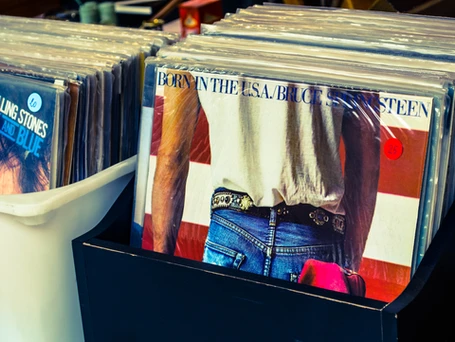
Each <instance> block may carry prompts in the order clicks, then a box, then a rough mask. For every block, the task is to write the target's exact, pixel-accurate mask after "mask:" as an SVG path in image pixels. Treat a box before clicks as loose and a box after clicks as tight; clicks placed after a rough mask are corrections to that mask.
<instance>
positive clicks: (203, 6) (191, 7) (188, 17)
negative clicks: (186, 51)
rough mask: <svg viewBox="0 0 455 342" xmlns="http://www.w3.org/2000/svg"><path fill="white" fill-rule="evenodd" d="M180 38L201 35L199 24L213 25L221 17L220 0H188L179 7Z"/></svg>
mask: <svg viewBox="0 0 455 342" xmlns="http://www.w3.org/2000/svg"><path fill="white" fill-rule="evenodd" d="M179 14H180V27H181V36H182V38H184V37H186V36H187V35H189V34H199V33H201V24H213V23H214V22H215V21H218V20H220V19H221V18H222V17H223V7H222V4H221V1H220V0H190V1H186V2H184V3H182V4H180V5H179Z"/></svg>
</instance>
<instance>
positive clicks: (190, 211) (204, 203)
mask: <svg viewBox="0 0 455 342" xmlns="http://www.w3.org/2000/svg"><path fill="white" fill-rule="evenodd" d="M155 167H156V157H155V156H150V167H149V179H148V181H147V199H146V204H145V205H146V208H145V212H146V213H147V214H150V213H151V211H152V210H151V208H152V200H151V194H152V183H153V176H154V175H155ZM212 192H213V187H212V179H211V173H210V165H208V164H200V163H190V170H189V173H188V181H187V183H186V194H187V195H188V194H197V195H196V196H186V197H185V207H184V210H183V218H182V220H183V221H184V222H188V223H195V224H200V225H203V226H207V227H208V226H209V223H210V198H211V196H212Z"/></svg>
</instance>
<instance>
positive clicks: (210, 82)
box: [132, 64, 434, 301]
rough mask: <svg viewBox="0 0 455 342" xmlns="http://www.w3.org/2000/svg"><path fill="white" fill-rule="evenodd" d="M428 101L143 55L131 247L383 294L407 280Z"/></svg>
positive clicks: (393, 293)
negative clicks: (158, 61)
mask: <svg viewBox="0 0 455 342" xmlns="http://www.w3.org/2000/svg"><path fill="white" fill-rule="evenodd" d="M433 105H434V104H433V98H432V97H431V96H428V97H425V96H412V95H405V94H400V93H387V92H370V91H365V90H361V89H359V90H353V89H350V90H347V89H344V88H335V87H327V86H314V85H309V84H305V83H296V82H289V81H287V80H285V79H283V80H280V79H268V78H259V77H247V76H239V75H235V74H226V73H224V74H221V73H217V72H215V71H205V72H203V71H196V70H191V69H190V70H186V71H185V70H180V68H178V67H176V68H175V69H173V68H171V67H169V66H168V67H157V68H156V69H155V66H154V65H153V64H149V65H148V66H147V72H146V87H145V88H144V108H143V116H142V127H141V139H140V147H139V162H138V173H137V180H136V202H135V211H134V222H133V230H132V243H133V245H136V246H140V247H142V248H145V249H150V250H154V251H156V252H160V253H166V254H170V255H175V256H179V257H183V258H189V259H193V260H198V261H203V262H205V263H210V264H215V265H219V266H222V267H228V268H234V269H238V270H240V271H244V272H248V273H256V274H260V275H263V276H265V277H273V278H279V279H283V280H286V281H292V282H300V283H303V284H309V285H313V286H318V287H323V288H326V289H330V290H334V291H339V292H345V293H351V294H354V295H362V296H366V297H368V298H373V299H378V300H383V301H392V300H393V299H395V298H396V297H397V296H398V295H399V294H400V293H401V292H402V291H403V289H404V288H405V287H406V285H407V284H408V282H409V280H410V277H411V264H412V258H413V251H414V242H415V234H416V228H417V226H418V224H419V222H418V218H419V213H420V211H421V204H422V200H421V198H420V196H421V190H422V187H423V186H424V172H425V167H426V154H427V148H428V137H429V131H430V122H431V118H432V112H433ZM145 125H148V126H147V127H146V126H145ZM403 170H406V176H405V177H397V175H398V174H402V172H403ZM245 274H246V273H245ZM358 289H360V290H359V291H358Z"/></svg>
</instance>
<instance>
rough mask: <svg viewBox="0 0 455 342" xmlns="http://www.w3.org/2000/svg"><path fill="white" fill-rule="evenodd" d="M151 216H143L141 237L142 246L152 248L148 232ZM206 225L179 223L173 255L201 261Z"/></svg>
mask: <svg viewBox="0 0 455 342" xmlns="http://www.w3.org/2000/svg"><path fill="white" fill-rule="evenodd" d="M151 226H152V216H151V215H150V214H146V215H145V218H144V233H143V237H142V248H143V249H147V250H153V237H152V235H151V234H149V232H151V231H152V229H151ZM207 232H208V227H207V226H203V225H198V224H193V223H188V222H182V224H181V225H180V230H179V235H178V239H177V246H176V249H175V254H174V255H175V256H178V257H182V258H186V259H192V260H196V261H202V255H203V253H204V243H205V238H206V237H207Z"/></svg>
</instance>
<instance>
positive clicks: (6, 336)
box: [0, 157, 136, 342]
mask: <svg viewBox="0 0 455 342" xmlns="http://www.w3.org/2000/svg"><path fill="white" fill-rule="evenodd" d="M135 166H136V157H132V158H130V159H128V160H126V161H124V162H121V163H119V164H117V165H114V166H112V167H110V168H108V169H106V170H104V171H102V172H100V173H98V174H96V175H94V176H92V177H89V178H88V179H86V180H83V181H81V182H78V183H75V184H72V185H69V186H66V187H62V188H59V189H55V190H50V191H44V192H39V193H33V194H22V195H10V196H0V341H2V342H73V341H74V342H82V341H84V337H83V330H82V321H81V314H80V308H79V298H78V293H77V284H76V275H75V271H74V261H73V254H72V248H71V241H72V240H73V239H74V238H76V237H78V236H80V235H82V234H84V233H86V232H87V231H89V230H90V229H92V228H93V227H94V226H96V224H97V223H99V221H100V220H101V219H102V218H103V217H104V216H105V214H106V213H107V211H108V210H109V208H110V207H111V206H112V204H113V203H114V202H115V200H116V199H117V198H118V196H119V195H120V193H121V192H122V190H123V189H124V188H125V187H126V185H127V184H128V182H129V181H130V180H131V178H132V177H133V175H134V171H135Z"/></svg>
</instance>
